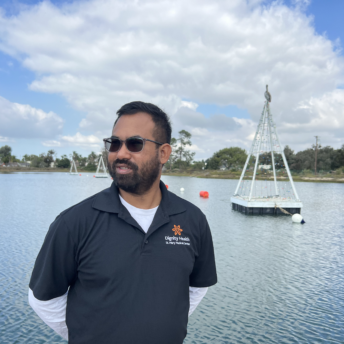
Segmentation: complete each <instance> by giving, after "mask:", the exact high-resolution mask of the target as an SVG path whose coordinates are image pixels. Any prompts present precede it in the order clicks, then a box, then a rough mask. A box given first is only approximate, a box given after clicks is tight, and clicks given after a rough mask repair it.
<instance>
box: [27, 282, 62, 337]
mask: <svg viewBox="0 0 344 344" xmlns="http://www.w3.org/2000/svg"><path fill="white" fill-rule="evenodd" d="M67 294H68V292H67V293H66V294H64V295H62V296H59V297H56V298H55V299H52V300H49V301H40V300H38V299H36V298H35V296H34V295H33V292H32V290H31V289H29V304H30V306H31V307H32V309H33V310H34V311H35V312H36V313H37V315H38V316H39V317H40V318H41V319H42V320H43V321H44V322H45V323H46V324H47V325H48V326H49V327H50V328H52V329H53V330H54V331H55V332H56V333H57V334H59V335H60V336H61V337H62V338H63V339H66V340H68V328H67V325H66V307H67Z"/></svg>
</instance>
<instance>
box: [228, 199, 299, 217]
mask: <svg viewBox="0 0 344 344" xmlns="http://www.w3.org/2000/svg"><path fill="white" fill-rule="evenodd" d="M231 202H232V209H233V210H236V211H239V212H240V213H243V214H246V215H285V214H284V213H283V212H282V210H281V209H279V208H278V207H280V208H282V209H284V210H286V211H287V212H288V213H290V214H292V215H294V214H301V208H302V207H303V204H302V202H300V201H295V200H293V199H286V198H281V197H270V198H269V197H266V198H252V199H251V200H249V199H248V197H241V196H233V197H231Z"/></svg>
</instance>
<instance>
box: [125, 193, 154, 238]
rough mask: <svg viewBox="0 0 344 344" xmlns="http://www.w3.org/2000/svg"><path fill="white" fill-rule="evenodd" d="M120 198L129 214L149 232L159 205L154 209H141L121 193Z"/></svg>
mask: <svg viewBox="0 0 344 344" xmlns="http://www.w3.org/2000/svg"><path fill="white" fill-rule="evenodd" d="M119 199H120V200H121V203H122V204H123V205H124V206H125V207H126V208H127V210H128V211H129V214H130V215H131V216H132V217H133V218H134V219H135V220H136V222H137V223H138V224H139V225H140V226H141V228H142V229H143V230H144V231H145V232H146V233H147V232H148V229H149V227H150V225H151V224H152V222H153V219H154V216H155V213H156V211H157V210H158V207H159V206H157V207H155V208H152V209H140V208H136V207H134V206H133V205H131V204H129V203H128V202H127V201H125V200H124V199H123V197H122V196H121V195H119Z"/></svg>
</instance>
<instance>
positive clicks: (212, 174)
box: [0, 167, 344, 183]
mask: <svg viewBox="0 0 344 344" xmlns="http://www.w3.org/2000/svg"><path fill="white" fill-rule="evenodd" d="M14 172H32V173H36V172H64V173H68V172H69V168H20V167H15V168H12V167H11V168H8V167H2V168H0V173H14ZM95 172H96V171H86V170H79V171H78V173H81V174H82V173H89V174H92V173H95ZM163 175H165V176H176V177H194V178H213V179H239V178H240V175H241V172H233V171H212V170H202V171H199V170H198V171H192V170H173V171H172V172H170V171H165V172H163ZM250 178H252V176H249V177H248V178H245V179H250ZM257 179H258V180H265V179H269V180H273V176H271V174H269V175H257ZM285 179H286V178H285V177H278V178H277V180H280V181H283V180H285ZM293 180H294V181H295V182H312V183H344V173H340V174H333V173H332V174H330V173H327V174H319V175H316V176H315V175H314V174H293Z"/></svg>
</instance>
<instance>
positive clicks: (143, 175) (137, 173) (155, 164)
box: [108, 151, 161, 195]
mask: <svg viewBox="0 0 344 344" xmlns="http://www.w3.org/2000/svg"><path fill="white" fill-rule="evenodd" d="M117 164H125V165H127V166H128V167H129V168H131V169H132V171H133V172H132V173H130V174H117V173H116V165H117ZM108 166H109V173H110V176H111V177H112V178H113V181H114V182H115V184H116V185H117V187H118V188H119V189H121V190H123V191H125V192H128V193H131V194H134V195H144V194H145V193H146V192H147V191H148V190H149V189H150V188H151V187H152V185H153V183H154V182H155V181H156V179H157V178H158V177H159V173H160V167H161V164H160V161H159V157H158V151H157V154H156V156H154V157H153V158H152V159H151V160H150V161H147V162H146V163H145V164H143V165H142V167H141V168H140V170H139V168H138V166H137V165H136V164H134V163H133V162H131V161H130V160H127V159H116V160H115V161H114V162H113V163H112V165H111V164H108Z"/></svg>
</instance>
